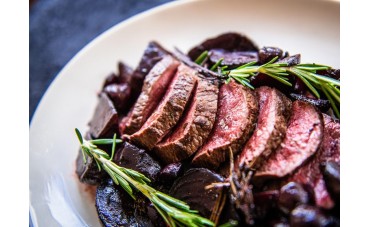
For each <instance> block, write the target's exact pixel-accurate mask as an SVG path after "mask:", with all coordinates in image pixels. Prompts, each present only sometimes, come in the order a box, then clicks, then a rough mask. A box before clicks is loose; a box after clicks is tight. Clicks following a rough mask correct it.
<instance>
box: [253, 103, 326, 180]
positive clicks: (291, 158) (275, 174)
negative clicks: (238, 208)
mask: <svg viewBox="0 0 370 227" xmlns="http://www.w3.org/2000/svg"><path fill="white" fill-rule="evenodd" d="M323 134H324V128H323V120H322V114H321V113H320V112H319V111H318V110H317V109H316V108H315V107H314V106H312V105H311V104H308V103H305V102H302V101H295V102H293V106H292V115H291V117H290V120H289V123H288V128H287V132H286V136H285V138H284V141H283V142H282V143H281V145H280V147H279V148H278V149H277V150H276V151H275V152H273V153H272V154H271V156H270V158H269V159H268V160H267V161H266V162H264V163H263V164H262V166H261V167H260V168H259V170H258V171H257V172H256V175H255V177H256V178H270V177H271V178H280V177H284V176H286V175H288V174H291V173H292V172H293V171H294V170H296V169H297V168H298V167H299V166H301V165H302V164H303V163H304V162H305V161H306V160H307V159H308V158H310V157H312V156H313V155H314V154H315V153H316V151H317V150H318V148H319V147H320V144H321V141H322V137H323Z"/></svg>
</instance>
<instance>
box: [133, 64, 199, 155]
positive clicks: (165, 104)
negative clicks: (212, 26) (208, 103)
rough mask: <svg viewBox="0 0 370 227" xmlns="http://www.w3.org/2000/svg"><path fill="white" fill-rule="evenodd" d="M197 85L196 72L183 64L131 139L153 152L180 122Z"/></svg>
mask: <svg viewBox="0 0 370 227" xmlns="http://www.w3.org/2000/svg"><path fill="white" fill-rule="evenodd" d="M196 83H197V76H196V75H195V71H194V70H192V69H191V68H189V67H188V66H186V65H184V64H181V65H180V66H179V67H178V70H177V73H176V75H175V77H174V78H173V80H172V82H171V84H170V85H169V87H168V89H167V91H166V94H165V96H164V97H163V99H162V101H161V102H160V104H159V105H158V107H157V108H156V110H155V111H154V112H153V114H152V115H151V116H150V117H149V118H148V120H147V121H146V122H145V124H144V125H143V126H142V127H141V129H140V130H139V131H137V132H136V133H134V134H133V135H131V136H130V137H129V139H130V140H131V141H132V142H133V143H136V144H139V145H140V146H142V147H144V148H146V149H148V150H152V149H153V148H154V146H155V145H156V144H157V143H158V142H159V141H160V140H161V139H162V138H163V137H164V136H166V134H167V133H168V132H169V131H170V130H171V129H172V128H173V127H174V126H175V125H176V123H177V122H178V121H179V120H180V117H181V115H182V113H183V112H184V109H185V106H186V104H187V102H188V101H189V99H190V97H191V94H192V91H193V89H194V88H195V86H196Z"/></svg>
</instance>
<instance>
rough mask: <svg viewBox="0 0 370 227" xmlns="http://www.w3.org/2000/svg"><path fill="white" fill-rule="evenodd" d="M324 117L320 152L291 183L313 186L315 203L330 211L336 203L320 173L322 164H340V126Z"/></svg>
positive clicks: (302, 168)
mask: <svg viewBox="0 0 370 227" xmlns="http://www.w3.org/2000/svg"><path fill="white" fill-rule="evenodd" d="M323 116H324V124H325V127H324V137H323V141H322V144H321V147H320V150H319V151H318V152H317V153H316V154H315V156H314V158H313V159H312V160H311V161H310V162H308V163H306V164H305V165H304V166H302V167H301V168H299V169H298V170H297V171H296V172H295V173H294V174H293V175H292V176H291V177H290V180H291V181H296V182H299V183H301V184H306V185H309V186H311V188H312V189H313V191H314V196H315V203H316V205H317V206H319V207H322V208H326V209H330V208H333V206H334V202H333V200H332V199H331V197H330V195H329V192H328V190H327V188H326V185H325V181H324V178H323V175H322V173H321V171H320V164H321V163H326V162H328V161H334V162H336V163H338V164H339V162H340V124H339V123H338V122H336V121H334V120H333V119H332V118H331V117H330V116H328V115H326V114H323Z"/></svg>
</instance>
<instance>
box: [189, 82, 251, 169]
mask: <svg viewBox="0 0 370 227" xmlns="http://www.w3.org/2000/svg"><path fill="white" fill-rule="evenodd" d="M217 108H218V110H217V115H216V122H215V124H214V126H213V129H212V132H211V134H210V136H209V138H208V141H207V142H206V143H205V144H204V145H203V146H202V147H201V148H200V150H199V151H198V152H197V153H196V155H195V157H194V158H193V160H192V164H193V165H195V166H201V167H207V168H211V169H215V168H217V167H219V165H220V164H221V163H222V162H224V161H225V160H226V159H227V157H228V156H229V149H231V150H232V151H233V153H234V155H235V154H237V153H238V152H239V151H240V149H241V148H242V147H243V145H244V143H245V142H246V141H247V139H248V138H249V137H250V135H251V133H252V132H253V130H254V127H255V123H256V121H257V113H258V101H257V98H256V96H255V94H254V92H253V91H252V90H251V89H249V88H247V87H244V86H242V85H240V84H238V83H236V82H235V81H233V80H232V81H231V82H230V83H228V84H223V85H222V86H221V88H220V92H219V96H218V107H217Z"/></svg>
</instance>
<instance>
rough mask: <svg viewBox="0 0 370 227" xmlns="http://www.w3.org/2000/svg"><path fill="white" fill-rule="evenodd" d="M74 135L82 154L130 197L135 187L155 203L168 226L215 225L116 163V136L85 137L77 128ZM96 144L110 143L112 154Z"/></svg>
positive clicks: (132, 171)
mask: <svg viewBox="0 0 370 227" xmlns="http://www.w3.org/2000/svg"><path fill="white" fill-rule="evenodd" d="M75 132H76V135H77V137H78V140H79V142H80V145H81V150H82V154H83V156H84V160H85V162H86V158H85V156H86V155H88V156H90V157H92V158H93V159H94V160H95V161H96V164H97V166H98V168H99V169H100V170H101V169H104V170H105V171H106V172H107V173H108V174H109V176H110V177H111V178H112V180H113V181H114V183H115V184H117V185H120V186H121V187H122V188H123V189H124V190H125V191H126V192H127V193H128V194H129V195H130V196H131V197H132V198H133V199H135V196H134V193H133V189H132V188H135V189H136V190H138V191H139V192H141V193H142V194H143V195H144V196H145V197H146V198H148V199H149V200H150V201H151V202H152V203H153V205H154V207H155V209H156V210H157V211H158V213H159V214H160V215H161V216H162V218H163V219H164V221H165V222H166V224H167V225H168V226H171V227H174V226H194V227H197V226H214V223H213V222H212V221H210V220H208V219H206V218H203V217H201V216H200V215H198V214H197V213H198V211H196V210H191V209H190V207H189V205H187V204H186V203H185V202H183V201H181V200H178V199H175V198H173V197H171V196H169V195H166V194H164V193H162V192H160V191H157V190H156V189H154V188H152V187H150V186H149V185H148V184H147V183H149V182H150V180H149V179H148V178H147V177H146V176H144V175H143V174H141V173H139V172H137V171H135V170H132V169H128V168H124V167H121V166H118V165H117V164H115V163H114V162H113V161H112V158H113V155H114V150H115V146H116V143H121V142H122V140H120V139H116V135H114V137H113V139H99V140H85V139H83V137H82V135H81V133H80V131H79V130H78V129H75ZM98 144H112V156H111V157H109V155H108V154H107V153H106V152H105V151H103V150H101V149H99V148H98V147H97V146H96V145H98Z"/></svg>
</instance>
